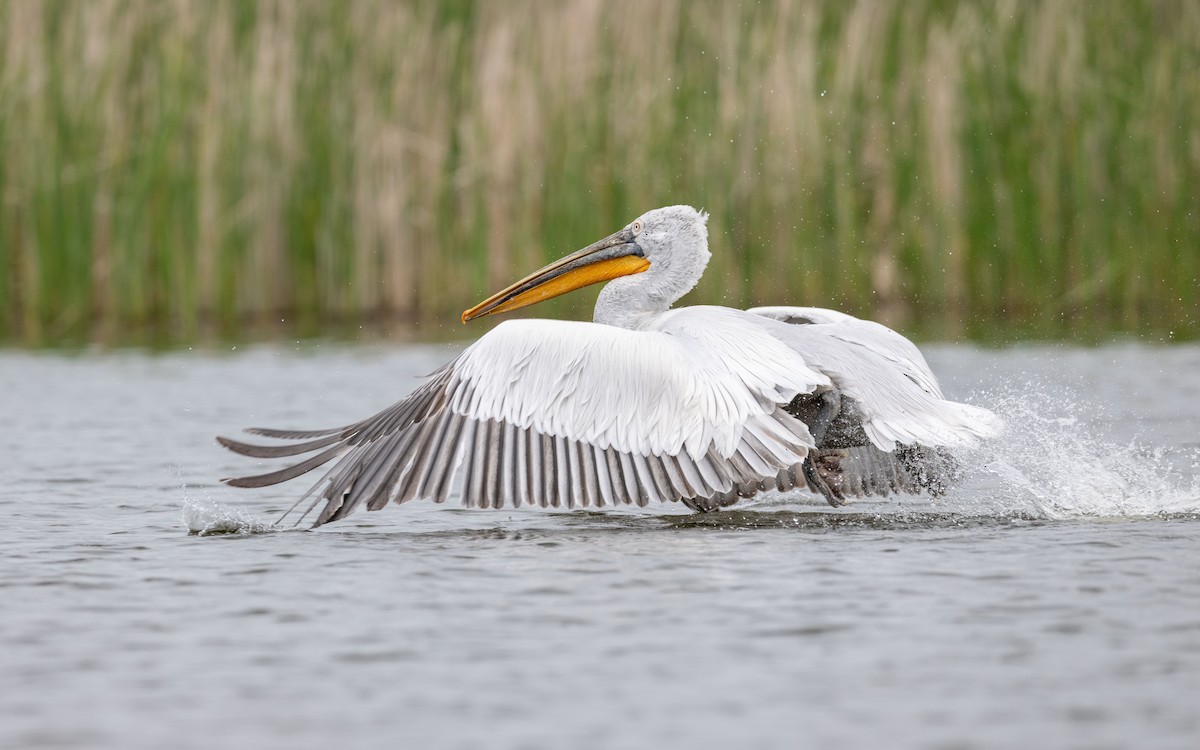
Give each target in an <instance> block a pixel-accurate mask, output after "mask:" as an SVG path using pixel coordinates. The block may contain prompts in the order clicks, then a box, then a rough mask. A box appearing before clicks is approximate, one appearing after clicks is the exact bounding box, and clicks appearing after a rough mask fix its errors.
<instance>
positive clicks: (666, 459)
mask: <svg viewBox="0 0 1200 750" xmlns="http://www.w3.org/2000/svg"><path fill="white" fill-rule="evenodd" d="M658 460H659V461H661V462H662V467H663V469H665V470H666V473H667V479H669V480H670V482H671V487H673V488H674V490H675V499H676V500H679V499H682V498H685V497H694V496H695V494H696V493H695V492H694V491H693V490H692V488H691V487H689V486H688V484H687V482H686V481H684V479H683V472H682V471H680V469H679V460H678V457H677V456H659V459H658Z"/></svg>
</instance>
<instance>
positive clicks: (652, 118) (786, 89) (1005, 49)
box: [0, 0, 1200, 345]
mask: <svg viewBox="0 0 1200 750" xmlns="http://www.w3.org/2000/svg"><path fill="white" fill-rule="evenodd" d="M1198 186H1200V3H1197V2H1194V0H1179V1H1177V2H1172V1H1170V0H1162V1H1161V2H1128V1H1122V0H1112V1H1110V2H1087V3H1084V2H1070V1H1064V2H1045V3H1027V2H1018V1H1017V0H1009V1H997V2H968V1H963V2H955V1H953V0H908V1H906V2H877V1H876V0H858V1H857V2H783V1H781V2H761V3H755V2H742V3H733V2H716V1H713V2H703V1H701V2H684V1H683V0H661V1H656V2H641V1H640V0H625V1H623V2H622V1H617V2H601V1H600V0H562V1H560V2H521V1H520V0H514V1H512V2H469V1H461V0H460V1H455V2H449V1H447V2H392V1H390V0H355V1H354V2H346V3H331V2H298V1H296V0H277V1H268V0H263V1H261V2H247V1H243V0H195V1H193V0H79V1H77V2H69V1H63V2H52V1H49V0H47V1H46V2H36V1H34V0H0V340H4V341H7V342H9V343H10V344H13V343H16V344H22V343H28V344H35V345H36V344H47V343H49V344H57V343H64V342H85V341H96V340H99V341H105V342H115V343H123V342H131V341H142V340H147V339H150V340H156V341H163V342H168V343H182V342H188V341H192V340H196V339H204V338H206V337H218V338H220V337H228V336H239V335H245V332H246V331H248V330H266V331H267V332H268V333H267V334H265V335H270V334H271V333H278V334H281V335H282V334H286V335H289V336H290V335H308V334H312V333H328V332H329V331H331V330H336V329H338V328H339V327H341V328H343V329H345V330H357V326H359V325H363V324H370V325H372V326H382V327H384V328H386V329H396V330H408V331H412V330H413V327H414V326H415V330H416V331H417V335H422V336H431V337H442V336H463V335H474V334H476V333H478V331H479V329H472V330H468V329H461V328H458V327H457V315H458V313H459V311H461V310H462V309H464V308H466V307H468V306H470V305H472V304H474V303H475V302H477V301H478V300H479V299H480V298H482V296H484V295H486V294H488V293H490V292H492V291H495V289H497V288H498V287H500V286H502V285H505V284H507V283H508V282H510V281H512V280H515V279H516V278H517V277H519V276H521V275H524V274H525V273H526V272H527V271H530V270H532V269H534V268H535V267H537V266H539V265H540V264H542V263H543V262H545V261H547V260H548V259H551V258H554V257H558V256H560V255H562V254H565V253H567V252H569V251H571V250H574V249H576V248H578V247H581V246H582V245H585V244H587V243H589V242H591V241H592V240H594V239H597V238H599V237H601V236H603V235H605V234H607V233H609V232H611V231H613V230H615V229H616V228H619V227H620V226H622V225H624V224H625V223H626V222H628V221H630V220H632V219H633V218H635V217H636V216H637V215H638V214H639V213H641V212H642V211H644V210H647V209H650V208H653V207H657V206H660V205H666V204H671V203H690V204H693V205H696V206H698V207H703V208H705V209H707V210H708V211H709V212H711V215H712V217H711V220H710V222H709V228H710V238H711V240H710V241H711V245H712V248H713V251H714V257H713V263H712V265H711V266H710V268H709V272H708V274H707V276H706V278H705V280H704V281H703V283H702V285H701V286H700V288H699V289H698V290H697V291H696V292H694V293H693V294H692V295H691V296H690V297H689V298H687V301H688V302H691V303H698V302H712V303H719V304H730V305H739V306H743V305H751V304H764V303H794V304H804V305H822V306H832V307H837V308H840V309H843V310H846V311H848V312H852V313H855V314H859V315H864V316H870V317H875V318H878V319H881V320H884V321H886V322H889V323H892V324H895V325H899V326H902V327H905V328H906V330H909V331H917V332H924V334H925V335H934V336H950V337H957V336H976V337H989V336H992V337H994V336H997V335H999V336H1001V337H1008V338H1012V339H1016V338H1018V337H1022V336H1027V335H1041V336H1064V337H1092V336H1107V335H1111V334H1112V333H1114V332H1122V331H1128V332H1135V333H1137V334H1138V335H1142V336H1160V335H1161V336H1167V337H1183V336H1194V335H1196V333H1197V331H1198V329H1200V321H1198V305H1200V293H1198V291H1197V287H1198V286H1200V284H1198V278H1197V277H1198V269H1200V200H1198V199H1197V188H1198ZM593 299H594V295H591V294H587V293H577V294H576V295H572V296H570V297H568V298H564V299H563V300H556V301H555V302H552V303H549V304H550V305H551V307H552V308H553V309H550V310H545V309H535V312H536V313H538V314H552V315H578V316H586V315H588V310H589V306H590V304H591V302H592V300H593Z"/></svg>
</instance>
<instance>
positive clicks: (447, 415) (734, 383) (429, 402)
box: [218, 320, 830, 525]
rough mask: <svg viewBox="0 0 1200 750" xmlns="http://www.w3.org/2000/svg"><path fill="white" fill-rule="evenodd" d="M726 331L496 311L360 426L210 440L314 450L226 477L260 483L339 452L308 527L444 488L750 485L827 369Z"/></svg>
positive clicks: (470, 496)
mask: <svg viewBox="0 0 1200 750" xmlns="http://www.w3.org/2000/svg"><path fill="white" fill-rule="evenodd" d="M734 329H736V330H733V329H730V328H729V327H716V328H715V329H706V328H704V327H700V328H698V329H696V330H688V331H670V330H659V331H628V330H624V329H620V328H614V327H610V326H602V325H596V324H592V323H576V322H567V321H551V320H517V321H507V322H505V323H502V324H501V325H499V326H497V327H496V328H495V329H493V330H492V331H491V332H490V333H488V334H487V335H485V336H484V337H483V338H481V339H480V340H479V341H477V342H476V343H475V344H474V345H472V346H471V347H470V348H468V349H467V350H466V351H464V352H463V353H462V354H461V355H460V356H459V357H458V358H457V359H455V360H454V361H453V362H451V363H449V364H447V365H446V366H445V367H443V368H442V369H441V370H439V371H438V372H437V373H435V374H434V375H433V376H432V377H431V378H430V380H429V381H428V382H426V383H425V384H424V385H422V386H421V387H420V388H418V389H417V390H416V391H415V392H414V393H412V394H411V395H409V396H408V397H407V398H405V399H404V400H402V401H400V402H399V403H397V404H395V405H393V406H392V407H390V408H388V409H386V410H384V411H382V412H380V413H379V414H377V415H375V416H374V417H371V418H369V419H366V420H364V421H362V422H357V423H355V424H352V425H348V426H346V427H341V428H336V429H330V430H315V431H311V430H310V431H291V430H273V429H251V430H248V432H252V433H255V434H258V435H263V436H266V437H273V438H281V439H287V440H303V441H305V442H301V443H298V444H291V445H288V444H284V445H273V446H260V445H251V444H248V443H244V442H240V441H236V440H230V439H228V438H218V440H219V442H220V443H221V444H222V445H224V446H225V447H227V448H229V449H230V450H233V451H235V452H238V453H241V454H244V455H248V456H254V457H261V458H282V457H288V456H299V455H302V454H306V453H314V455H312V456H311V457H310V458H307V459H306V460H303V461H300V462H299V463H296V464H294V465H291V466H288V467H287V468H284V469H281V470H279V471H274V472H271V473H268V474H262V475H258V476H252V477H243V478H240V479H230V480H226V481H227V482H228V483H229V484H231V485H234V486H238V487H262V486H267V485H273V484H277V483H279V482H284V481H287V480H289V479H293V478H295V477H298V476H300V475H302V474H305V473H307V472H309V471H312V470H313V469H316V468H318V467H320V466H323V465H325V464H327V463H328V462H330V461H332V460H334V459H340V460H338V461H337V463H335V464H334V465H333V466H332V467H331V468H329V469H328V471H326V473H325V474H324V475H323V476H322V477H321V479H320V480H319V481H318V482H317V484H316V485H314V486H313V488H312V489H311V490H310V491H309V493H307V494H306V495H305V496H304V498H309V497H311V498H313V503H314V505H315V504H317V503H320V502H322V501H323V502H324V503H325V506H324V508H323V510H322V511H321V513H320V515H319V517H318V518H317V521H316V525H321V524H323V523H326V522H328V521H334V520H338V519H340V518H344V517H345V516H346V515H348V514H349V513H351V512H352V511H353V510H354V509H355V508H357V507H358V506H359V505H363V504H365V505H366V506H367V508H368V509H369V510H378V509H379V508H382V507H383V506H385V505H386V504H387V503H388V502H389V501H391V500H394V501H396V502H406V501H408V500H412V499H415V498H432V499H434V500H435V501H437V502H443V501H445V500H447V499H448V498H449V497H451V496H452V495H454V494H458V495H460V496H461V498H462V501H463V504H464V505H467V506H478V507H492V508H500V507H504V506H511V507H516V506H519V505H520V504H521V503H523V502H524V503H529V504H533V505H540V506H543V507H545V506H555V507H601V506H605V505H616V504H631V503H637V504H639V505H645V504H647V503H648V502H650V501H651V500H658V501H675V500H689V499H693V498H700V499H712V500H716V501H720V500H725V501H729V500H732V499H733V498H736V497H737V496H738V495H739V494H742V495H750V494H753V493H754V492H755V491H757V489H758V488H759V486H760V485H761V484H762V483H764V482H767V481H768V480H769V481H770V482H772V483H773V482H774V480H775V478H776V477H777V476H778V474H779V472H780V471H782V470H786V469H788V468H790V467H794V466H796V465H797V464H799V463H801V462H803V460H804V458H805V456H806V455H807V454H808V451H809V449H811V448H812V447H813V440H812V436H811V435H810V434H809V431H808V429H807V427H806V426H805V424H804V423H803V422H801V421H800V420H798V419H796V418H794V417H792V416H791V415H789V414H788V413H787V412H786V411H785V410H784V406H785V405H787V404H788V403H789V402H790V401H791V400H792V399H793V398H794V397H795V396H796V395H798V394H801V393H808V392H811V391H813V390H814V389H817V388H822V387H829V385H830V381H829V378H828V377H826V376H825V375H823V374H821V373H819V372H816V371H815V370H813V369H811V368H809V367H808V366H806V364H805V362H804V359H803V358H802V357H800V356H798V355H797V354H796V353H795V352H794V351H793V350H792V349H790V348H789V347H787V346H785V345H783V344H782V343H781V342H780V341H779V340H778V339H776V338H775V337H773V336H771V335H769V334H767V333H765V332H763V331H760V330H758V329H757V328H756V327H755V326H753V325H738V326H734ZM304 498H301V500H303V499H304Z"/></svg>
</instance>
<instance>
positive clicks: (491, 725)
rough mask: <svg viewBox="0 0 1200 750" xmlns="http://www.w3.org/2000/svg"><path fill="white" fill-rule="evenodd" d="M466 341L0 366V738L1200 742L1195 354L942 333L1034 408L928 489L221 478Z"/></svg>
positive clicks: (968, 382) (76, 743) (952, 385)
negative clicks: (365, 485)
mask: <svg viewBox="0 0 1200 750" xmlns="http://www.w3.org/2000/svg"><path fill="white" fill-rule="evenodd" d="M452 351H453V349H452V348H450V347H443V346H429V347H415V348H404V349H399V348H395V349H386V348H373V347H352V346H333V347H331V346H320V347H315V348H313V347H310V348H306V349H305V350H303V351H296V350H292V349H288V348H254V349H251V350H250V351H231V352H225V353H221V354H214V353H211V352H209V353H190V352H189V353H177V354H169V355H157V356H151V355H143V354H137V353H125V354H83V355H60V354H27V353H16V352H0V379H2V381H3V382H2V389H0V413H3V415H4V421H5V428H6V429H4V430H3V431H2V432H0V456H3V464H2V466H3V468H2V469H0V472H2V474H3V480H4V481H3V487H4V490H3V493H2V494H0V514H2V515H3V521H4V522H3V525H2V526H0V747H4V748H18V747H19V748H39V747H47V748H51V747H67V748H85V747H86V748H105V747H111V748H118V747H119V748H161V747H173V748H191V747H214V746H219V747H254V748H310V747H311V748H316V747H330V746H350V747H362V748H375V747H379V748H383V747H389V748H390V747H402V746H405V745H406V744H407V745H410V746H416V747H429V746H437V747H450V748H472V747H484V746H486V747H497V748H505V747H513V748H539V747H553V748H557V747H575V748H600V747H630V746H641V747H684V746H687V747H701V748H703V747H730V746H732V747H763V748H772V747H779V748H794V747H801V746H813V747H825V748H838V747H928V748H991V747H1011V746H1014V745H1016V744H1018V743H1025V744H1027V745H1029V746H1031V747H1076V748H1110V747H1111V748H1123V747H1131V748H1132V747H1136V748H1172V747H1178V748H1194V747H1198V746H1200V711H1197V706H1200V468H1198V463H1197V456H1198V453H1200V348H1198V347H1176V348H1167V349H1156V348H1145V347H1139V346H1116V347H1108V348H1101V349H1090V350H1076V349H1062V348H1027V349H1026V348H1022V349H1015V350H1006V351H981V350H977V349H974V348H968V347H931V348H930V349H929V354H930V360H931V363H932V364H933V366H934V368H935V369H936V370H937V371H938V372H939V373H940V374H941V376H942V378H943V382H944V384H945V385H946V387H947V391H948V392H949V393H951V394H952V395H954V396H958V397H966V398H969V399H971V400H973V401H975V402H977V403H983V404H985V405H990V406H993V407H994V408H997V409H998V410H1000V411H1001V412H1002V413H1004V414H1005V416H1006V417H1007V418H1008V419H1009V421H1010V424H1011V425H1012V428H1013V429H1012V431H1011V432H1010V436H1009V437H1007V438H1005V439H1004V440H1001V441H1000V442H998V443H997V444H996V445H994V446H992V447H991V448H989V449H988V450H987V451H983V452H980V453H979V454H978V455H975V456H972V457H971V458H970V460H969V463H970V471H969V475H968V478H967V482H966V483H965V485H964V486H963V487H962V488H961V489H960V490H957V491H956V492H954V493H952V494H951V495H950V496H949V497H947V498H943V499H942V500H940V501H938V502H936V503H933V502H930V501H928V500H922V499H909V500H904V501H899V502H875V503H856V504H854V505H851V506H850V507H848V508H847V509H844V510H838V511H832V510H830V509H829V508H826V507H824V506H823V505H822V504H820V503H819V502H817V501H815V500H814V499H812V498H807V497H799V498H794V497H793V498H782V497H773V498H767V499H765V500H762V501H759V502H756V503H753V504H750V505H749V506H747V507H744V508H740V509H737V510H735V511H732V512H729V513H723V514H717V515H712V516H692V515H690V514H687V513H682V512H680V511H679V510H678V509H674V508H667V509H661V508H654V509H649V510H648V511H619V512H612V513H608V514H599V513H582V512H575V513H568V512H545V511H533V510H521V511H516V512H514V511H507V510H506V511H499V512H497V511H464V510H459V509H454V508H443V507H436V506H427V505H408V506H404V507H395V506H393V507H390V508H388V509H386V510H384V511H382V512H379V513H370V514H368V513H359V514H356V515H355V516H353V517H351V518H350V519H348V521H347V522H343V523H340V524H335V525H332V526H329V527H326V528H325V529H322V530H321V531H319V532H316V533H310V532H304V531H288V532H278V531H269V530H268V527H267V524H268V523H269V521H270V520H271V519H272V518H273V517H274V516H275V514H277V513H278V512H279V511H280V510H282V509H283V508H284V507H286V505H287V504H288V503H289V501H290V500H291V499H292V498H293V497H294V493H295V492H297V491H299V490H301V489H302V488H301V487H299V486H296V487H293V486H291V485H287V486H285V487H284V488H275V489H272V490H267V491H260V492H249V491H239V490H233V489H229V488H225V487H223V486H220V485H218V484H217V483H216V482H215V479H216V478H217V477H220V476H229V475H233V474H241V473H246V472H247V470H248V469H250V468H253V467H254V464H253V462H250V461H247V460H246V459H242V458H239V457H237V456H234V455H232V454H229V453H226V452H224V451H222V450H221V449H219V448H218V447H217V446H215V445H214V443H213V440H212V438H213V435H215V434H217V433H225V434H230V433H232V432H233V431H234V430H236V429H237V428H239V427H242V426H249V425H255V424H261V425H268V426H286V425H295V426H300V427H313V426H326V425H334V424H342V423H345V422H349V421H352V420H354V419H357V418H359V417H361V416H364V415H366V414H368V413H371V412H373V411H374V410H376V409H378V408H380V407H383V406H385V405H387V404H388V403H390V402H391V401H392V400H394V399H395V398H396V397H398V396H400V395H402V394H403V393H404V392H405V391H406V390H408V389H410V388H411V387H413V386H414V385H415V383H416V382H417V380H416V376H419V375H421V374H424V373H427V372H429V371H431V370H432V369H433V368H434V367H435V366H436V365H437V364H438V363H440V362H442V361H443V360H445V359H446V358H447V357H448V356H449V354H450V353H451V352H452ZM189 528H190V529H192V530H196V531H200V530H207V531H230V530H238V529H240V530H241V533H235V534H217V535H199V534H189ZM258 532H262V533H258Z"/></svg>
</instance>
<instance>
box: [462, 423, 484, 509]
mask: <svg viewBox="0 0 1200 750" xmlns="http://www.w3.org/2000/svg"><path fill="white" fill-rule="evenodd" d="M489 424H491V420H484V421H481V422H478V423H476V425H475V441H474V447H473V448H472V451H471V486H470V487H469V488H468V490H467V492H466V494H465V495H464V496H463V505H465V506H467V507H468V508H486V507H487V506H486V505H484V504H483V503H484V495H483V483H484V481H485V479H486V470H485V466H486V465H487V433H488V425H489Z"/></svg>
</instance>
